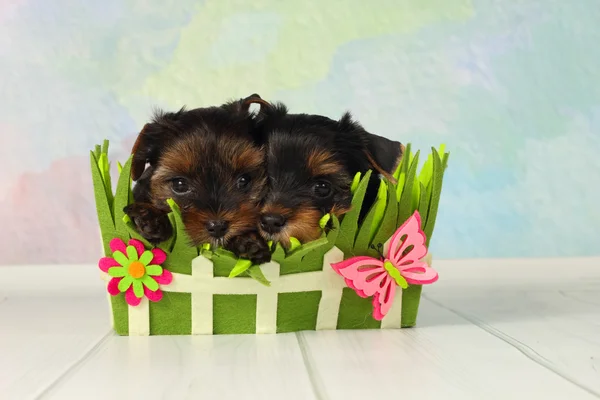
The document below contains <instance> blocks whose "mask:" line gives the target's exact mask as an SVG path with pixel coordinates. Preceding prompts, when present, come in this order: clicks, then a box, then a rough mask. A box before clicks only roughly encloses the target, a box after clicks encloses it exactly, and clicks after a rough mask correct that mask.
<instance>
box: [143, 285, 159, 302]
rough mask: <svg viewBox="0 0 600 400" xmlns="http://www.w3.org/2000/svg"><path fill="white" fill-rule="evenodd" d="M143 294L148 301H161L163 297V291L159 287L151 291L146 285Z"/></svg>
mask: <svg viewBox="0 0 600 400" xmlns="http://www.w3.org/2000/svg"><path fill="white" fill-rule="evenodd" d="M144 294H145V295H146V297H147V298H148V300H150V301H161V300H162V297H163V292H162V290H160V289H156V290H155V291H152V290H150V289H148V288H147V287H145V288H144Z"/></svg>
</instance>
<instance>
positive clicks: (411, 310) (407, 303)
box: [401, 285, 423, 328]
mask: <svg viewBox="0 0 600 400" xmlns="http://www.w3.org/2000/svg"><path fill="white" fill-rule="evenodd" d="M422 288H423V286H420V285H413V286H409V287H408V288H407V289H405V290H403V291H402V324H401V325H402V328H410V327H413V326H415V324H416V323H417V314H418V312H419V302H420V300H421V289H422Z"/></svg>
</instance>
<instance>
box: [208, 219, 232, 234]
mask: <svg viewBox="0 0 600 400" xmlns="http://www.w3.org/2000/svg"><path fill="white" fill-rule="evenodd" d="M228 228H229V222H227V221H223V220H216V221H208V222H207V223H206V230H207V231H208V233H209V234H210V236H212V237H214V238H220V237H223V236H224V235H225V233H227V229H228Z"/></svg>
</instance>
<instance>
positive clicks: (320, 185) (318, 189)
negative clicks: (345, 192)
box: [313, 181, 331, 197]
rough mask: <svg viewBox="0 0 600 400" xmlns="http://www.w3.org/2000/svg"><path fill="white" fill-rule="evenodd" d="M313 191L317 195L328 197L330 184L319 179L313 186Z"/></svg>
mask: <svg viewBox="0 0 600 400" xmlns="http://www.w3.org/2000/svg"><path fill="white" fill-rule="evenodd" d="M313 191H314V192H315V195H316V196H317V197H328V196H329V195H330V194H331V185H330V184H329V182H325V181H319V182H317V183H315V186H313Z"/></svg>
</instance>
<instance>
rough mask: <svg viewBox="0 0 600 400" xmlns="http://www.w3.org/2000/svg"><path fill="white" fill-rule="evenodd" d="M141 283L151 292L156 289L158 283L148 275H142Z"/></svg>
mask: <svg viewBox="0 0 600 400" xmlns="http://www.w3.org/2000/svg"><path fill="white" fill-rule="evenodd" d="M142 283H143V284H144V286H146V287H147V288H148V289H150V290H152V291H154V290H156V289H158V283H157V282H156V281H155V280H154V279H152V277H151V276H149V275H144V277H143V278H142Z"/></svg>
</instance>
